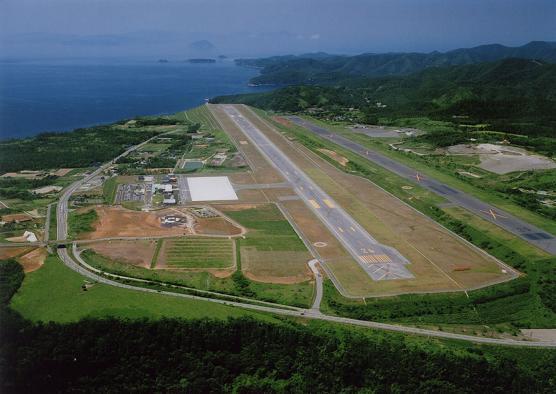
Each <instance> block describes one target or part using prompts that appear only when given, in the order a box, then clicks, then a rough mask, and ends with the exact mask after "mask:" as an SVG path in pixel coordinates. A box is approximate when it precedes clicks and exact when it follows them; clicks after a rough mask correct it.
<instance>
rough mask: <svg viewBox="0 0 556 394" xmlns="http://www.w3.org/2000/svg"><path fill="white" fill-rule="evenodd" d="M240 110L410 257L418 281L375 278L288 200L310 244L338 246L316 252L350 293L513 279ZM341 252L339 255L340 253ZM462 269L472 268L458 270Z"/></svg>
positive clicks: (445, 287) (369, 293)
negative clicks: (377, 280)
mask: <svg viewBox="0 0 556 394" xmlns="http://www.w3.org/2000/svg"><path fill="white" fill-rule="evenodd" d="M239 108H240V110H241V111H242V113H243V114H244V115H246V116H247V117H248V118H250V120H251V121H252V122H253V123H255V125H257V126H258V127H259V128H261V130H263V132H265V134H266V135H267V136H268V137H269V138H271V140H273V142H274V143H275V144H276V145H277V146H278V147H279V148H280V149H282V150H283V151H284V152H286V154H287V155H288V156H289V157H290V159H292V161H293V162H295V163H296V164H297V165H298V166H299V167H300V168H302V169H303V170H305V172H306V173H307V174H308V175H309V176H310V177H311V178H313V180H315V181H316V182H317V183H318V184H319V185H320V186H321V187H322V188H323V189H324V190H325V191H326V192H327V193H329V194H330V195H331V197H332V198H333V199H334V200H335V201H336V202H337V203H339V204H340V205H341V206H342V207H343V208H344V209H346V210H347V211H348V212H349V213H350V214H351V215H352V216H353V217H354V218H355V219H356V220H357V221H358V222H359V223H360V224H361V225H362V226H363V227H365V228H366V229H367V230H368V231H369V233H370V234H371V235H373V237H375V238H376V239H378V240H379V241H380V242H382V243H385V244H387V245H390V246H392V247H395V248H396V249H398V250H399V251H400V252H401V253H402V254H403V255H404V256H405V257H407V258H408V259H409V260H410V261H411V263H412V264H410V265H409V266H408V268H409V270H410V271H411V272H412V273H413V274H414V275H415V279H411V280H394V281H379V282H374V281H372V280H370V278H369V277H368V276H367V275H366V273H364V272H363V270H362V269H361V267H360V266H359V265H358V264H356V263H355V262H354V261H353V260H352V259H351V257H349V256H347V255H346V253H345V252H344V251H343V248H338V247H337V241H336V245H334V242H335V241H334V240H331V239H330V238H329V237H328V238H327V237H325V236H324V237H323V236H321V235H320V234H319V233H317V231H315V230H316V229H317V228H318V224H317V223H315V222H314V220H311V218H310V217H309V215H307V213H306V212H304V211H303V209H302V208H301V207H299V206H297V207H295V205H296V204H299V203H301V204H303V203H302V202H287V203H284V206H285V207H286V209H288V211H289V212H290V213H291V214H292V216H293V217H294V220H295V221H296V223H298V227H300V228H301V230H302V231H303V233H304V234H305V236H306V237H307V238H308V239H309V240H311V242H314V241H316V240H317V239H318V238H319V237H320V238H323V239H322V240H320V241H322V242H325V243H326V244H327V245H329V242H330V244H332V245H334V246H333V247H323V248H316V250H317V252H318V253H319V254H321V255H323V257H324V260H325V263H326V264H327V266H328V267H329V268H330V269H331V270H332V271H333V275H334V276H335V277H336V278H337V279H338V280H339V281H340V283H341V285H342V286H343V287H344V289H345V290H347V291H348V292H349V293H350V294H351V295H353V296H372V295H384V294H394V293H410V292H423V291H446V290H458V289H459V290H461V289H465V288H472V287H476V286H480V285H485V284H488V283H492V282H494V281H498V280H503V279H504V278H508V277H509V276H508V275H507V274H503V273H502V268H501V267H500V266H499V265H498V264H497V263H496V261H495V260H494V259H492V258H490V257H488V256H486V255H484V254H483V253H481V252H479V251H477V250H476V249H474V248H471V247H470V246H468V245H467V244H465V243H464V242H463V241H462V240H460V239H459V238H457V237H456V236H454V235H452V234H451V233H449V232H448V231H447V230H445V229H444V228H442V227H441V226H440V225H438V224H436V223H435V222H433V221H432V220H429V219H428V218H426V217H424V216H423V215H421V214H420V213H418V212H417V211H415V210H413V209H412V208H410V207H408V206H407V205H405V204H403V203H402V202H401V201H400V200H398V199H396V198H395V197H393V196H391V195H389V194H388V193H386V192H384V191H383V190H381V189H380V188H378V187H376V186H375V185H374V184H372V183H371V182H369V181H367V180H366V179H363V178H360V177H355V176H351V175H349V174H346V173H344V172H342V171H340V170H338V169H337V168H335V167H334V166H332V165H331V164H330V163H328V162H326V161H325V160H323V159H322V158H320V157H318V156H317V155H316V154H314V153H312V152H310V151H309V150H307V149H306V148H304V147H303V146H301V145H300V144H298V143H292V142H290V141H288V140H287V139H286V138H284V137H283V136H282V135H281V134H280V133H278V132H276V131H273V130H272V129H271V128H269V127H268V124H266V123H265V122H263V121H262V120H261V119H260V118H257V117H255V116H253V114H252V113H251V112H250V111H248V110H246V109H243V108H241V107H239ZM295 203H296V204H295ZM292 208H293V209H294V210H293V211H292ZM295 208H297V211H298V212H295ZM310 222H312V223H311V224H310V225H308V224H309V223H310ZM326 239H327V240H328V241H329V242H327V240H326ZM337 250H339V253H338V252H335V251H337ZM461 267H469V268H470V269H467V270H463V271H461V270H457V269H458V268H461Z"/></svg>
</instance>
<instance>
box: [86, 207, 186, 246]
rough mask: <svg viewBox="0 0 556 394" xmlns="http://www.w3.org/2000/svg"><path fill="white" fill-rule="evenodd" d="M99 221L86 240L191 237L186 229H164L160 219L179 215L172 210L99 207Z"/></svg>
mask: <svg viewBox="0 0 556 394" xmlns="http://www.w3.org/2000/svg"><path fill="white" fill-rule="evenodd" d="M95 210H96V211H97V214H98V220H97V221H96V222H95V223H93V226H94V228H95V230H94V231H93V232H91V233H88V234H86V235H85V236H84V238H85V239H98V238H108V237H147V236H152V237H155V236H172V235H176V236H177V235H190V234H191V231H190V230H189V229H188V228H186V227H163V226H162V224H161V221H160V218H161V217H163V216H165V215H169V214H171V215H178V214H177V213H176V212H174V211H172V210H170V209H163V210H160V211H155V212H139V211H131V210H128V209H125V208H122V207H108V206H97V207H95Z"/></svg>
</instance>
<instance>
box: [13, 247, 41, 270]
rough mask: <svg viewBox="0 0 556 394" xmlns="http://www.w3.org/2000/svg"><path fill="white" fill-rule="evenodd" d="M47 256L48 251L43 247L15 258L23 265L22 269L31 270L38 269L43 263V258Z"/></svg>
mask: <svg viewBox="0 0 556 394" xmlns="http://www.w3.org/2000/svg"><path fill="white" fill-rule="evenodd" d="M46 256H48V252H47V251H46V249H45V248H37V249H35V250H33V251H31V252H29V253H27V254H24V255H23V256H20V257H18V258H17V261H18V262H19V264H21V265H22V266H23V271H24V272H25V273H27V272H33V271H35V270H38V269H39V268H40V267H42V265H43V264H44V260H45V259H46Z"/></svg>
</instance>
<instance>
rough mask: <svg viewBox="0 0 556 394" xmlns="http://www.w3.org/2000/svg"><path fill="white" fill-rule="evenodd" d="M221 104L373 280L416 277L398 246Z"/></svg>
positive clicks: (241, 116) (251, 126)
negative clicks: (384, 241)
mask: <svg viewBox="0 0 556 394" xmlns="http://www.w3.org/2000/svg"><path fill="white" fill-rule="evenodd" d="M222 107H223V109H224V111H225V112H226V114H227V115H228V116H229V117H230V118H231V119H232V120H233V121H234V123H235V124H236V125H237V126H238V127H239V128H240V129H241V130H242V131H243V133H244V134H245V135H246V136H247V137H248V138H249V139H250V140H251V142H252V143H253V144H254V145H255V146H256V147H257V148H258V149H259V151H260V152H261V153H262V154H263V156H265V157H266V158H267V160H268V161H269V162H270V163H271V164H272V165H273V166H274V167H275V168H276V169H277V170H278V171H280V173H281V174H282V175H283V176H284V178H285V179H286V180H287V181H288V182H290V183H291V187H293V188H294V190H295V191H296V193H297V194H298V195H299V196H300V197H301V198H302V199H303V200H304V201H305V203H306V204H307V205H308V206H309V208H310V209H311V210H312V211H313V212H314V213H315V214H316V215H317V217H318V218H319V219H320V220H321V221H322V222H323V223H324V224H325V225H326V226H327V227H328V229H329V230H330V231H331V232H332V234H334V235H335V237H336V238H337V239H338V240H339V241H340V242H341V243H342V245H344V247H345V248H346V249H347V250H348V251H349V253H350V254H351V255H352V256H353V257H354V259H355V260H356V261H357V262H358V263H359V264H360V265H361V267H362V268H363V269H364V270H365V272H367V274H368V275H369V276H370V277H371V278H372V279H373V280H385V279H409V278H413V277H414V276H413V274H411V272H409V270H408V269H407V268H406V265H407V264H409V261H408V260H407V259H406V258H405V257H403V256H402V255H401V254H400V253H399V252H398V251H397V250H396V249H394V248H392V247H389V246H386V245H382V244H380V243H379V242H378V241H377V240H375V239H374V238H373V237H372V236H371V235H370V234H369V233H368V232H367V231H366V230H365V229H363V227H361V226H360V225H359V224H358V223H357V222H356V221H355V220H354V219H353V218H352V217H351V216H350V215H349V214H348V213H347V212H346V211H344V210H343V209H342V208H341V207H340V206H339V205H338V204H337V203H336V202H335V201H334V200H333V199H332V198H331V197H330V196H328V195H327V194H326V193H325V192H324V191H323V190H322V189H321V188H320V187H318V186H317V184H316V183H315V182H313V181H312V180H311V179H310V178H309V177H308V176H307V175H306V174H305V173H303V171H301V170H300V169H299V168H298V167H297V166H296V165H295V164H293V163H292V162H291V160H290V159H289V158H288V157H287V156H286V155H285V154H284V153H283V152H282V151H281V150H280V149H278V147H276V145H274V144H273V143H272V142H271V141H270V140H269V139H268V138H267V137H266V136H265V135H264V134H263V133H262V132H261V130H259V129H258V128H257V127H255V126H254V125H253V123H251V122H250V121H249V120H247V119H246V118H245V117H244V116H243V115H241V113H240V112H239V111H238V110H237V109H236V108H234V107H233V106H231V105H224V106H222Z"/></svg>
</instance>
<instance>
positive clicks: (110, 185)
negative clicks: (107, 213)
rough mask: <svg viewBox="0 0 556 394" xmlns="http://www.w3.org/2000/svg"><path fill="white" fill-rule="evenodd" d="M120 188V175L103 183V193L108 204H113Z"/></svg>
mask: <svg viewBox="0 0 556 394" xmlns="http://www.w3.org/2000/svg"><path fill="white" fill-rule="evenodd" d="M116 190H118V177H115V176H113V177H111V178H108V179H107V180H106V181H105V182H104V185H102V195H103V196H104V201H105V203H106V204H113V203H114V198H115V197H116Z"/></svg>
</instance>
